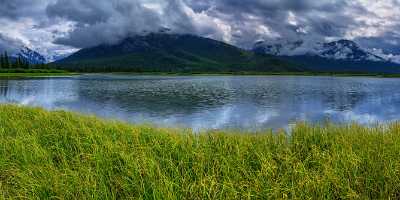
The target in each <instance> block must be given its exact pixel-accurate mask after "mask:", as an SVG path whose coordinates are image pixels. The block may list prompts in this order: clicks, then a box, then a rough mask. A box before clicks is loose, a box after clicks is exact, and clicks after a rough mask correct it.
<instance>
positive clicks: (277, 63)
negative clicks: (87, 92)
mask: <svg viewBox="0 0 400 200" xmlns="http://www.w3.org/2000/svg"><path fill="white" fill-rule="evenodd" d="M52 65H55V66H57V67H58V68H63V69H69V70H77V71H113V72H118V71H133V72H229V71H233V72H235V71H263V72H265V71H267V72H287V71H293V72H297V71H304V69H303V68H302V67H300V66H299V65H296V64H294V63H291V62H287V61H285V60H283V59H279V58H277V57H276V56H270V55H261V54H257V53H254V52H252V51H246V50H243V49H240V48H237V47H235V46H232V45H229V44H226V43H223V42H220V41H216V40H212V39H208V38H203V37H198V36H194V35H187V34H185V35H178V34H168V33H151V34H148V35H145V36H135V37H130V38H127V39H125V40H123V41H121V42H119V43H118V44H113V45H108V44H103V45H99V46H96V47H92V48H86V49H82V50H80V51H78V52H76V53H74V54H72V55H71V56H69V57H67V58H65V59H62V60H59V61H56V62H55V63H53V64H52Z"/></svg>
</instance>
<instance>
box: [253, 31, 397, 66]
mask: <svg viewBox="0 0 400 200" xmlns="http://www.w3.org/2000/svg"><path fill="white" fill-rule="evenodd" d="M253 51H254V52H256V53H259V54H265V55H274V56H278V57H279V58H281V59H285V60H290V61H292V62H295V63H298V64H300V65H301V66H304V67H306V68H308V69H309V70H313V71H321V72H366V73H369V72H372V73H399V72H400V64H399V63H394V62H392V61H391V60H387V59H385V58H383V57H381V56H378V55H375V54H373V53H371V52H369V51H368V50H366V49H363V48H361V47H360V46H359V45H358V44H357V43H356V42H354V41H351V40H344V39H342V40H337V41H332V42H325V43H322V42H315V43H311V44H310V43H306V42H304V41H301V40H298V41H292V42H290V41H280V40H277V41H273V42H266V41H259V42H257V43H255V45H254V47H253Z"/></svg>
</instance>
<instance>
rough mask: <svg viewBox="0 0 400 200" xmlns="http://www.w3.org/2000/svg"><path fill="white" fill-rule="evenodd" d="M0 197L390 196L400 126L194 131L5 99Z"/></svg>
mask: <svg viewBox="0 0 400 200" xmlns="http://www.w3.org/2000/svg"><path fill="white" fill-rule="evenodd" d="M0 198H5V199H8V198H16V199H398V198H400V123H393V124H390V125H387V126H377V127H374V128H366V127H362V126H359V125H355V124H352V125H343V126H335V125H331V124H326V125H324V126H311V125H307V124H298V125H297V126H296V127H295V128H294V129H293V131H292V133H291V134H286V133H284V132H277V133H272V132H269V131H266V132H260V133H255V134H250V133H239V132H224V131H211V132H207V133H202V134H194V133H192V132H190V131H189V130H183V129H162V128H155V127H151V126H145V125H128V124H124V123H121V122H115V121H105V120H101V119H97V118H95V117H90V116H82V115H79V114H75V113H70V112H64V111H56V112H48V111H44V110H42V109H37V108H26V107H18V106H13V105H3V106H0Z"/></svg>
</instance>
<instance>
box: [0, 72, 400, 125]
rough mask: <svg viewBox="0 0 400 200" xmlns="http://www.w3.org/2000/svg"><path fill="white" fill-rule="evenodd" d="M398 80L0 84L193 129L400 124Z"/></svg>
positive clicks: (129, 79)
mask: <svg viewBox="0 0 400 200" xmlns="http://www.w3.org/2000/svg"><path fill="white" fill-rule="evenodd" d="M399 86H400V81H399V79H378V78H360V77H359V78H335V77H285V76H280V77H278V76H276V77H257V76H251V77H237V76H236V77H230V76H210V77H205V76H201V77H173V76H171V77H160V76H114V75H86V76H80V77H64V78H41V79H24V80H0V102H3V103H7V102H12V103H19V104H23V105H32V106H41V107H45V108H48V109H68V110H74V111H79V112H84V113H90V114H96V115H99V116H101V117H107V118H118V119H122V120H126V121H129V122H134V123H142V122H150V123H154V124H158V125H162V126H184V127H191V128H194V129H218V128H243V129H263V128H285V127H287V126H289V125H290V124H291V123H294V122H296V121H310V122H321V121H324V120H327V119H329V120H332V121H335V122H349V121H355V122H359V123H363V124H371V123H376V122H377V121H379V122H385V121H391V120H398V119H400V116H399V114H398V113H399V112H398V111H399V105H400V89H399V88H400V87H399Z"/></svg>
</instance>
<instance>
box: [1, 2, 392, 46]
mask: <svg viewBox="0 0 400 200" xmlns="http://www.w3.org/2000/svg"><path fill="white" fill-rule="evenodd" d="M0 5H1V6H0V20H1V19H3V20H4V19H7V20H10V21H12V20H20V19H21V18H30V19H32V20H33V21H35V22H36V24H35V26H34V27H35V28H37V29H46V28H48V27H50V26H52V25H54V24H55V23H56V22H57V23H59V22H60V21H64V22H65V27H64V28H63V29H62V30H60V31H57V30H53V29H51V32H50V33H54V34H50V35H53V36H52V37H55V39H54V43H57V44H62V45H68V46H72V47H77V48H83V47H89V46H93V45H97V44H101V43H114V42H117V41H119V40H121V39H123V38H125V37H129V36H132V35H136V34H144V33H147V32H152V31H157V30H159V29H161V28H164V27H167V28H170V29H171V30H172V31H173V32H175V33H190V34H197V35H201V36H205V37H211V38H214V39H218V40H224V41H226V42H229V43H232V44H236V45H239V46H241V47H245V48H250V47H251V46H252V44H253V43H254V42H255V41H257V40H260V39H265V40H268V39H275V38H285V39H288V40H298V39H302V40H310V41H320V40H326V39H329V38H333V39H335V38H336V39H338V38H346V37H351V38H350V39H356V40H357V41H359V42H360V43H361V44H362V45H364V46H367V47H372V46H379V48H385V47H386V48H388V49H390V50H391V51H392V50H393V51H394V50H395V49H396V47H398V46H399V45H398V44H396V42H394V40H398V38H399V35H400V33H399V30H400V25H399V23H398V22H397V21H399V20H400V17H399V16H400V14H396V9H398V8H399V7H400V0H381V1H374V0H371V1H368V0H354V1H350V0H318V1H316V0H245V1H244V0H0ZM373 6H378V7H377V8H375V7H373ZM379 6H386V7H384V9H383V10H382V8H381V7H379ZM371 7H373V9H372V11H371V9H369V8H371ZM374 9H375V10H377V11H379V12H374V11H373V10H374ZM387 13H390V14H391V15H387ZM360 16H361V18H360ZM57 20H58V21H57ZM382 24H384V25H382ZM67 26H68V27H67ZM71 26H72V28H71ZM56 32H57V34H55V33H56ZM62 32H64V33H62ZM0 33H1V29H0ZM54 35H56V36H54ZM378 41H382V42H378Z"/></svg>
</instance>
